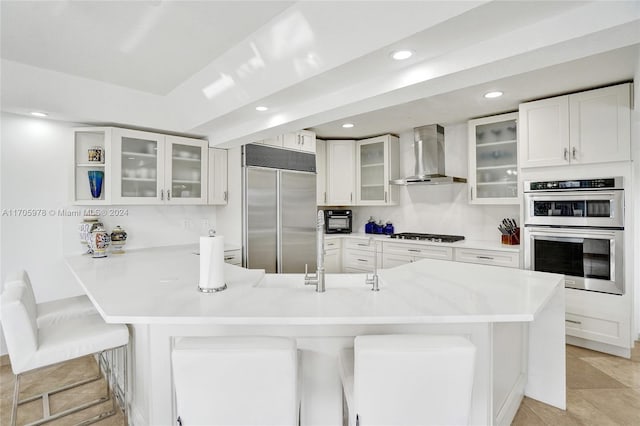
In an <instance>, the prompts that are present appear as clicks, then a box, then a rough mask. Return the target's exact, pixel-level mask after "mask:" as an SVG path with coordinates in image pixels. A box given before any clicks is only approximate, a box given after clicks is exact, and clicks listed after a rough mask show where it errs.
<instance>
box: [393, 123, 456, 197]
mask: <svg viewBox="0 0 640 426" xmlns="http://www.w3.org/2000/svg"><path fill="white" fill-rule="evenodd" d="M413 137H414V144H413V149H414V155H415V162H416V163H415V174H414V175H413V176H409V177H406V178H404V179H394V180H390V181H389V183H390V184H392V185H416V184H421V185H441V184H449V183H465V182H467V179H465V178H459V177H453V176H447V175H445V173H444V128H443V127H442V126H440V125H439V124H430V125H428V126H421V127H416V128H415V129H413Z"/></svg>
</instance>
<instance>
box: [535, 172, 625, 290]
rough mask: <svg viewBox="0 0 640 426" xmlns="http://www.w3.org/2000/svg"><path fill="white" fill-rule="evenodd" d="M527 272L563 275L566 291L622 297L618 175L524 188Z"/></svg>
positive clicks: (621, 216) (621, 210)
mask: <svg viewBox="0 0 640 426" xmlns="http://www.w3.org/2000/svg"><path fill="white" fill-rule="evenodd" d="M524 202H525V208H524V224H525V228H524V264H525V268H526V269H531V270H535V271H543V272H554V273H558V274H564V275H565V287H568V288H574V289H580V290H588V291H596V292H601V293H609V294H618V295H622V294H624V292H625V283H624V268H623V266H624V188H623V179H622V177H612V178H600V179H581V180H559V181H528V182H525V184H524Z"/></svg>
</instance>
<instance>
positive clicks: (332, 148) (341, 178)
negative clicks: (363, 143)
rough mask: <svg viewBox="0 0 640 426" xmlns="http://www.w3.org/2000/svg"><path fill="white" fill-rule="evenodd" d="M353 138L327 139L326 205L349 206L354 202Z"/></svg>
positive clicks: (354, 154)
mask: <svg viewBox="0 0 640 426" xmlns="http://www.w3.org/2000/svg"><path fill="white" fill-rule="evenodd" d="M355 146H356V144H355V141H353V140H329V141H327V165H326V166H327V188H326V189H327V198H326V200H327V201H326V205H329V206H349V205H353V204H354V202H355V195H356V194H355V193H356V150H355Z"/></svg>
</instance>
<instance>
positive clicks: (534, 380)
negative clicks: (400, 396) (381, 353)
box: [66, 246, 565, 425]
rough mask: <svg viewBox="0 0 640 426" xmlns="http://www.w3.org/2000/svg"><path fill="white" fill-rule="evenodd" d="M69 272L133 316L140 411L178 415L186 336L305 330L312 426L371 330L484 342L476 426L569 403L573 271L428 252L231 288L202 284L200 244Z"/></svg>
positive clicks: (134, 413)
mask: <svg viewBox="0 0 640 426" xmlns="http://www.w3.org/2000/svg"><path fill="white" fill-rule="evenodd" d="M66 261H67V263H68V265H69V267H70V268H71V271H72V272H73V274H74V275H75V277H76V278H77V280H78V282H79V283H80V284H81V286H82V287H83V288H84V289H85V291H86V293H87V295H88V296H89V298H90V299H91V301H92V302H93V303H94V305H95V306H96V308H97V309H98V311H99V312H100V314H101V315H102V316H103V318H104V319H105V320H106V321H107V322H110V323H124V324H129V326H130V332H131V336H132V340H131V344H130V356H131V363H130V365H131V369H132V371H131V375H130V377H131V378H132V379H131V380H130V384H129V392H128V395H129V400H130V419H131V423H133V424H136V425H144V424H153V425H171V424H174V423H175V418H176V416H177V415H176V413H175V402H174V396H173V389H172V379H171V358H170V355H171V348H172V346H173V344H174V341H175V339H176V338H179V337H182V336H228V335H276V336H291V337H295V338H296V341H297V344H298V348H299V349H300V350H301V351H302V373H301V374H302V380H303V389H302V413H301V414H302V417H301V419H302V424H303V425H339V424H341V422H342V415H341V413H342V412H341V409H342V408H341V407H342V396H341V389H340V381H339V376H338V368H337V354H338V353H339V351H340V350H341V349H342V348H345V347H350V346H352V345H353V337H354V336H357V335H362V334H386V333H428V334H457V335H462V336H465V337H467V338H468V339H469V340H470V341H471V342H473V343H474V344H475V345H476V347H477V359H476V370H475V377H474V388H473V400H472V408H471V424H478V425H480V424H508V423H510V421H511V420H512V418H513V416H514V415H515V412H516V410H517V408H518V406H519V403H520V400H521V398H522V395H523V394H526V395H528V396H530V397H532V398H534V399H537V400H540V401H542V402H545V403H547V404H550V405H554V406H556V407H558V408H561V409H564V408H565V357H564V282H563V276H561V275H556V274H546V273H538V272H533V271H523V270H515V269H508V268H499V267H491V266H484V265H474V264H460V263H455V262H450V261H440V260H431V259H425V260H422V261H419V262H415V263H412V264H407V265H403V266H400V267H397V268H393V269H388V270H381V271H379V275H380V291H379V292H372V291H371V289H370V287H369V286H367V285H365V283H364V275H361V274H335V275H328V276H327V283H326V288H327V290H326V292H325V293H316V292H315V289H314V287H313V286H304V280H303V277H302V275H297V274H291V275H289V274H288V275H275V274H265V273H264V271H260V270H246V269H242V268H239V267H236V266H233V265H225V280H226V282H227V285H228V289H227V290H225V291H223V292H220V293H214V294H204V293H200V292H199V291H198V290H197V284H198V271H199V267H198V266H199V257H198V256H196V255H194V254H193V247H187V246H177V247H165V248H154V249H144V250H132V251H130V252H128V253H126V254H125V255H119V256H118V255H114V256H110V257H108V258H102V259H93V258H90V257H87V256H79V255H78V256H70V257H68V258H67V259H66Z"/></svg>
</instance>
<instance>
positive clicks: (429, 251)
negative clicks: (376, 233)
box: [384, 242, 453, 260]
mask: <svg viewBox="0 0 640 426" xmlns="http://www.w3.org/2000/svg"><path fill="white" fill-rule="evenodd" d="M384 253H385V254H395V255H400V256H411V257H416V258H420V259H426V258H428V259H441V260H452V259H453V248H451V247H443V246H430V245H426V244H424V245H423V244H399V243H387V242H385V243H384Z"/></svg>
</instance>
